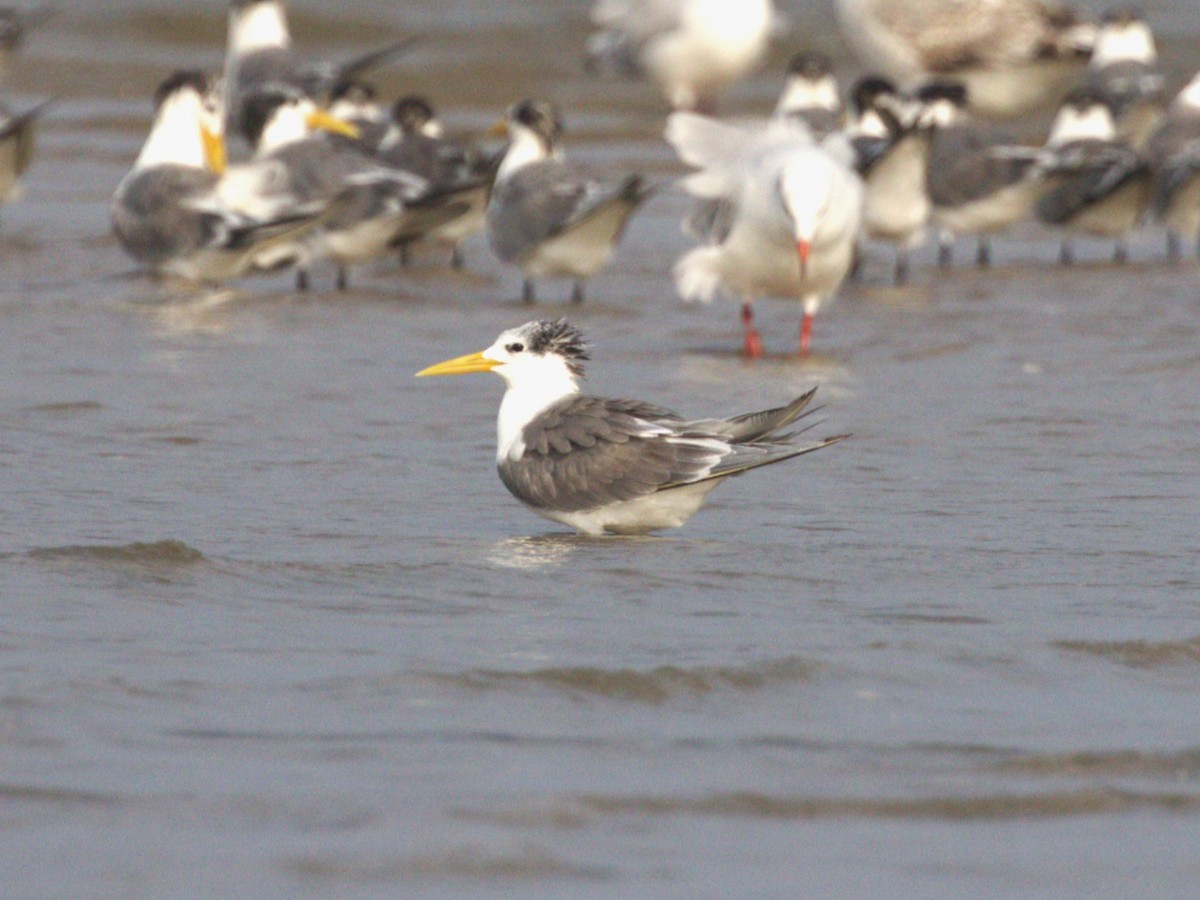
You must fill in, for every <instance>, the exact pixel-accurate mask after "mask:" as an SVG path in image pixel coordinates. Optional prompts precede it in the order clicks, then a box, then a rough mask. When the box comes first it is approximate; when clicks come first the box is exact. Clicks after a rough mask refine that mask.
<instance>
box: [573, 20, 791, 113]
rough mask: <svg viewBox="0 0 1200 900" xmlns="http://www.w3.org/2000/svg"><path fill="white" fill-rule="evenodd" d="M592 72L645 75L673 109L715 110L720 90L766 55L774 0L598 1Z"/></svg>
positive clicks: (590, 50) (590, 62)
mask: <svg viewBox="0 0 1200 900" xmlns="http://www.w3.org/2000/svg"><path fill="white" fill-rule="evenodd" d="M592 23H593V24H594V25H595V26H596V28H597V31H596V33H595V34H593V35H592V36H591V37H590V38H589V39H588V43H587V59H588V67H589V68H590V69H592V70H599V71H604V72H616V73H618V74H624V75H631V76H637V75H642V74H646V75H649V77H650V78H651V79H652V80H653V81H654V82H655V83H656V84H657V85H658V87H659V89H660V90H661V91H662V93H663V94H664V95H665V96H666V98H667V102H669V103H670V104H671V106H672V107H673V108H675V109H687V110H697V111H703V112H713V111H715V108H716V95H717V93H718V92H719V91H720V90H721V89H722V88H723V87H725V86H726V85H728V84H730V83H732V82H734V81H736V80H738V79H739V78H741V77H743V76H744V75H746V74H747V73H748V72H749V71H750V70H751V69H752V68H754V66H755V65H757V64H758V62H759V60H761V59H762V57H763V56H764V55H765V53H766V50H767V43H768V40H769V39H770V36H771V31H772V28H773V26H774V24H775V10H774V6H773V4H772V2H771V0H597V2H596V3H595V4H594V5H593V7H592Z"/></svg>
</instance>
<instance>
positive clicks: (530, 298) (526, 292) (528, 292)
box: [521, 278, 537, 306]
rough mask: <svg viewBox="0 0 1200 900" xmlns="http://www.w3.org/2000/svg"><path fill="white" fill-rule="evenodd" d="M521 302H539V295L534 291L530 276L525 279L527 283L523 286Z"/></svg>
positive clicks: (529, 304) (527, 304)
mask: <svg viewBox="0 0 1200 900" xmlns="http://www.w3.org/2000/svg"><path fill="white" fill-rule="evenodd" d="M521 302H522V303H524V304H525V305H526V306H532V305H533V304H534V303H536V302H537V295H536V294H534V292H533V282H532V281H530V280H529V279H528V278H526V279H525V283H524V284H523V285H522V286H521Z"/></svg>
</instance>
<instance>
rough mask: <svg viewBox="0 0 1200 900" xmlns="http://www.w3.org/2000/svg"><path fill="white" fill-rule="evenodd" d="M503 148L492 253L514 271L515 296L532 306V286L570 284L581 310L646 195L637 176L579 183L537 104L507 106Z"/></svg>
mask: <svg viewBox="0 0 1200 900" xmlns="http://www.w3.org/2000/svg"><path fill="white" fill-rule="evenodd" d="M506 122H507V130H508V135H509V143H508V149H507V150H506V151H505V153H504V157H503V159H501V161H500V167H499V169H497V171H496V180H495V184H494V186H493V188H492V194H491V199H490V200H489V202H488V207H487V231H488V239H489V241H490V243H491V246H492V250H493V251H494V252H495V254H496V256H497V257H499V258H500V259H501V260H502V261H503V262H507V263H512V264H514V265H517V266H520V268H521V271H522V273H523V274H524V276H525V282H524V288H523V290H522V296H523V297H524V300H525V302H527V303H532V302H533V301H534V299H535V295H534V286H533V282H534V279H538V278H556V277H557V278H563V277H565V278H571V279H573V281H574V285H573V287H572V292H571V299H572V301H573V302H576V303H580V302H582V301H583V297H584V287H583V283H584V280H585V279H587V278H589V277H591V276H592V275H593V274H595V273H596V272H597V271H598V270H599V269H600V268H601V267H602V266H603V265H604V264H605V263H607V262H608V260H609V259H610V257H611V256H612V253H613V249H614V247H615V246H616V243H617V241H618V240H620V237H621V234H622V233H623V232H624V230H625V225H626V224H627V223H628V221H629V217H630V216H631V215H633V212H634V210H636V209H637V208H638V206H639V205H640V204H641V203H642V202H643V201H645V200H646V198H647V197H649V196H650V194H651V193H652V191H651V189H650V188H647V187H646V186H645V185H644V184H643V182H642V178H641V176H640V175H627V176H625V177H624V178H621V179H619V180H617V181H615V182H601V181H595V180H592V179H590V178H585V177H583V176H582V175H581V174H579V173H578V172H576V171H575V170H573V169H571V168H570V167H569V166H567V165H566V163H564V162H563V154H562V148H561V146H560V138H561V136H562V130H563V127H562V120H561V119H560V118H559V114H558V110H557V109H555V107H554V106H553V105H552V104H550V103H547V102H545V101H542V100H523V101H521V102H519V103H514V104H513V105H512V106H511V107H509V110H508V114H507V117H506Z"/></svg>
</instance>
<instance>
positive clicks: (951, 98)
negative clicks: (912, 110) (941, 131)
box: [917, 81, 967, 128]
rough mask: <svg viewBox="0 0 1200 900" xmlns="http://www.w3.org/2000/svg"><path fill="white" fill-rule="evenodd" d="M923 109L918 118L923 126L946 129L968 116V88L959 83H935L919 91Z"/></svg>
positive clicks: (924, 86)
mask: <svg viewBox="0 0 1200 900" xmlns="http://www.w3.org/2000/svg"><path fill="white" fill-rule="evenodd" d="M917 101H918V102H919V103H920V104H921V106H922V107H923V109H922V112H921V113H920V114H919V116H918V120H919V122H920V124H921V125H924V126H926V127H933V128H946V127H948V126H950V125H954V124H955V123H957V122H961V121H962V120H963V119H964V118H965V117H966V115H967V88H966V86H965V85H963V84H960V83H959V82H957V81H934V82H930V83H929V84H926V85H923V86H922V87H921V88H919V89H918V90H917Z"/></svg>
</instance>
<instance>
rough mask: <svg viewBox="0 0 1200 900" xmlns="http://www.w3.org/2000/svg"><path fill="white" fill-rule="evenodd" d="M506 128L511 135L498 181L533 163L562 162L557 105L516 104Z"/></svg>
mask: <svg viewBox="0 0 1200 900" xmlns="http://www.w3.org/2000/svg"><path fill="white" fill-rule="evenodd" d="M502 127H503V129H504V130H505V131H506V132H507V134H508V150H507V151H505V154H504V160H503V161H502V162H501V163H500V169H499V171H498V172H497V173H496V180H497V181H500V182H503V181H504V180H505V179H507V178H508V177H509V176H510V175H512V173H514V172H516V171H518V170H519V169H522V168H524V167H525V166H527V165H529V164H530V163H535V162H540V161H541V160H544V159H559V158H561V156H562V151H561V149H560V148H559V140H560V139H561V138H562V133H563V124H562V118H561V117H560V116H559V114H558V109H557V108H555V106H554V104H552V103H550V102H548V101H546V100H522V101H520V102H519V103H514V104H513V105H512V106H510V107H509V108H508V113H507V114H506V115H505V121H504V125H503V126H502Z"/></svg>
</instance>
